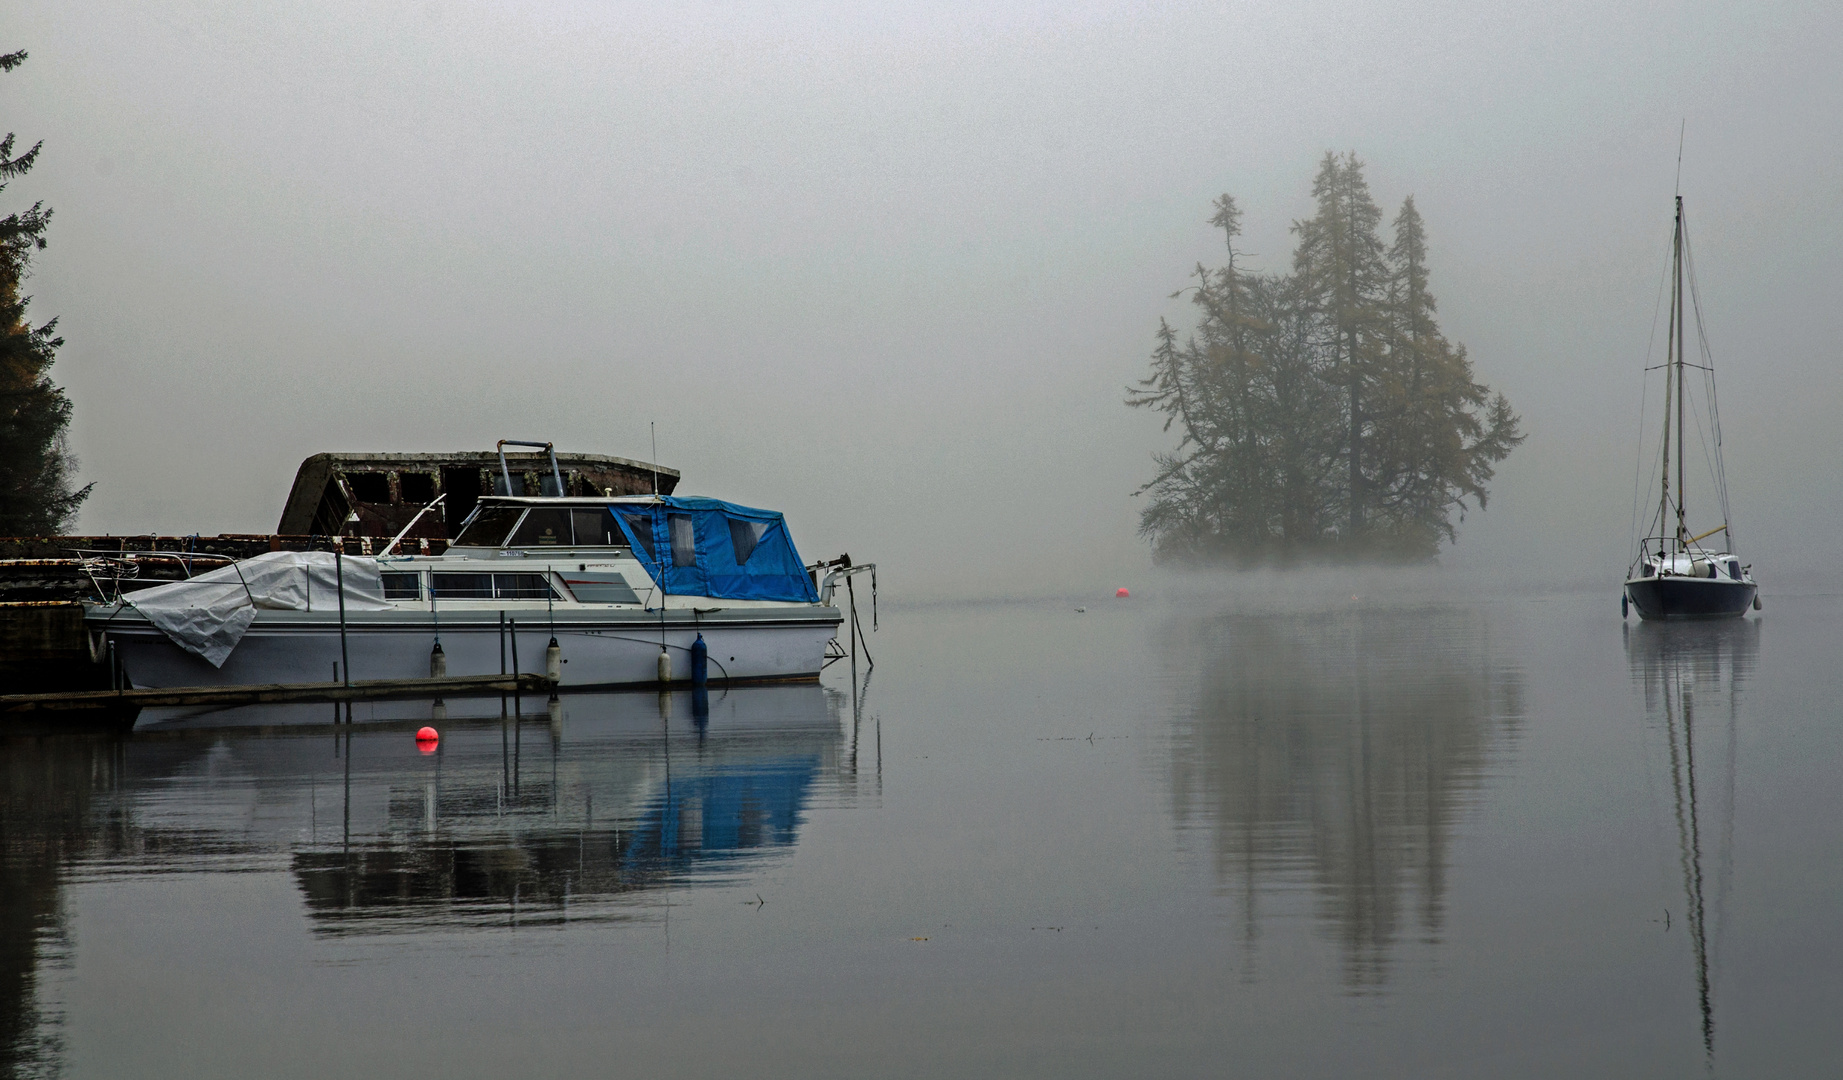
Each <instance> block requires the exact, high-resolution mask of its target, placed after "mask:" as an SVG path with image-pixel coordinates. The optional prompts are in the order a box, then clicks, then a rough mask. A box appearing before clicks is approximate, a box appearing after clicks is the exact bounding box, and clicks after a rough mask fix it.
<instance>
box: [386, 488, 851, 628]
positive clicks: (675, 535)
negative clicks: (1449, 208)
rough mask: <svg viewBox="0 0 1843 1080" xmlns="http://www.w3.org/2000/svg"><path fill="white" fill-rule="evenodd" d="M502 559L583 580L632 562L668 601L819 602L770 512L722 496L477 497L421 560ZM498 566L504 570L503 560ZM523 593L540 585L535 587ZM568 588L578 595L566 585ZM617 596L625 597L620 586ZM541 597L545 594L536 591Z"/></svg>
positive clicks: (775, 515)
mask: <svg viewBox="0 0 1843 1080" xmlns="http://www.w3.org/2000/svg"><path fill="white" fill-rule="evenodd" d="M507 557H515V558H523V559H526V560H543V561H544V562H547V563H548V562H554V563H556V564H558V566H559V567H562V568H566V569H567V570H568V571H573V573H574V575H575V576H577V577H580V576H581V575H583V574H590V573H591V567H590V563H592V562H594V563H604V564H609V563H619V562H623V561H626V560H632V562H633V563H638V564H639V569H640V570H641V571H643V572H644V573H645V575H646V576H647V577H648V578H650V579H651V580H650V582H648V583H647V584H650V585H652V586H653V587H656V588H661V589H663V591H664V592H665V593H666V594H668V595H671V596H699V597H710V598H715V599H727V600H767V601H776V602H780V603H817V602H818V600H819V594H818V590H817V588H816V587H815V586H814V583H813V580H812V577H811V576H810V575H809V574H808V573H807V570H806V567H805V566H804V565H803V564H802V562H801V560H800V553H799V551H798V550H797V549H796V548H795V547H794V543H793V536H792V534H791V533H789V531H788V529H787V522H786V520H785V519H784V518H783V517H782V516H781V515H780V514H779V513H777V512H775V511H773V510H760V509H756V508H755V507H749V506H739V505H737V504H735V503H729V502H724V501H723V500H721V499H707V498H698V497H686V496H677V495H641V496H629V497H603V498H599V499H597V498H575V499H572V498H567V497H565V498H554V497H553V498H546V497H517V496H483V497H482V498H481V499H480V501H479V505H478V506H476V507H475V508H474V511H473V513H472V514H471V515H469V517H468V518H467V520H466V521H465V522H463V523H462V525H461V527H460V531H459V532H458V533H457V534H456V536H455V538H454V540H453V541H452V542H451V543H450V544H449V547H448V552H447V554H445V555H441V556H436V557H433V558H432V559H430V560H418V561H433V562H437V563H453V562H456V561H463V560H466V561H479V560H482V559H493V560H503V559H504V558H507ZM499 569H500V570H501V571H502V572H503V570H504V569H505V568H504V565H503V563H500V565H499ZM534 569H535V568H534ZM386 576H387V577H388V576H389V574H388V572H387V573H386ZM623 580H624V579H623ZM387 584H388V582H387ZM431 584H432V587H433V588H434V589H435V592H436V595H438V596H440V595H441V594H442V592H443V591H444V590H443V589H442V588H441V584H440V583H439V582H433V581H432V583H431ZM588 584H590V585H591V586H592V588H591V591H592V592H595V591H602V590H596V589H594V588H593V586H594V585H595V584H596V582H595V581H589V582H588ZM608 584H610V585H612V584H613V582H612V581H610V582H608ZM634 584H638V583H634ZM508 585H509V587H511V588H513V589H514V590H519V589H523V588H524V586H522V585H519V584H517V583H508ZM406 587H407V583H406ZM474 587H475V588H485V587H486V585H485V584H484V583H482V584H478V585H476V586H474ZM530 587H531V588H532V589H537V588H538V585H536V584H532V585H531V586H530ZM641 587H644V586H641ZM493 588H494V589H495V590H496V589H497V588H498V586H497V585H494V586H493ZM571 588H572V591H576V592H577V593H578V596H579V597H580V596H581V593H580V591H579V590H575V589H574V586H573V585H572V586H571ZM616 591H619V592H623V595H625V591H624V588H623V589H617V590H616ZM407 595H411V594H407V593H406V596H407ZM488 595H491V594H488ZM514 595H520V596H522V593H516V592H515V594H514ZM480 598H483V599H484V598H487V596H486V595H483V596H482V597H480ZM538 598H542V592H541V590H540V593H539V596H538ZM588 602H603V603H608V602H629V601H625V600H613V599H608V600H597V601H588Z"/></svg>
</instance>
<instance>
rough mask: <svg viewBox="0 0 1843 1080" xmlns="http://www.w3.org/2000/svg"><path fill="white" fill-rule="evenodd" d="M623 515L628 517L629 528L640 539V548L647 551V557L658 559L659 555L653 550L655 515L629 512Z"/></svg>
mask: <svg viewBox="0 0 1843 1080" xmlns="http://www.w3.org/2000/svg"><path fill="white" fill-rule="evenodd" d="M621 516H622V517H623V518H626V519H627V530H628V531H629V532H631V533H633V534H634V537H635V538H636V539H637V540H639V541H640V548H641V550H643V551H645V552H646V557H647V558H649V559H652V560H654V561H658V559H659V556H658V554H657V553H655V552H654V551H653V515H651V514H633V513H628V514H622V515H621Z"/></svg>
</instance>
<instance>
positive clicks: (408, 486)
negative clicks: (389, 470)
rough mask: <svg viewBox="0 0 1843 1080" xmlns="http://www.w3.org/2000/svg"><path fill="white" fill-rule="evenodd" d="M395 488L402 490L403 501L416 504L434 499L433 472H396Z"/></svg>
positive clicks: (426, 502) (424, 503)
mask: <svg viewBox="0 0 1843 1080" xmlns="http://www.w3.org/2000/svg"><path fill="white" fill-rule="evenodd" d="M397 488H398V490H400V491H402V492H403V501H404V502H406V503H415V504H416V505H418V506H422V505H426V504H428V503H431V502H434V501H435V474H434V473H426V472H406V473H399V474H397Z"/></svg>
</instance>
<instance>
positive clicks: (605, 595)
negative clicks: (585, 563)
mask: <svg viewBox="0 0 1843 1080" xmlns="http://www.w3.org/2000/svg"><path fill="white" fill-rule="evenodd" d="M563 584H565V585H567V586H569V590H570V592H572V593H575V594H576V599H578V600H580V601H582V602H583V603H585V604H637V603H639V602H640V597H639V595H638V594H637V593H635V592H634V590H633V586H631V585H629V584H627V579H626V578H624V577H622V576H621V575H620V574H617V573H613V572H602V571H594V570H589V571H581V572H578V573H573V574H572V573H570V572H569V571H567V570H566V571H564V572H563Z"/></svg>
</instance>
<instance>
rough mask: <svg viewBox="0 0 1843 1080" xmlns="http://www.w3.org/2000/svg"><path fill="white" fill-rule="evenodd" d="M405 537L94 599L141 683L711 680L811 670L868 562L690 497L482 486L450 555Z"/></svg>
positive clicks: (811, 674)
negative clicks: (701, 668) (373, 549)
mask: <svg viewBox="0 0 1843 1080" xmlns="http://www.w3.org/2000/svg"><path fill="white" fill-rule="evenodd" d="M553 470H554V465H553ZM506 486H507V489H510V488H511V484H510V480H509V477H508V483H507V485H506ZM556 490H559V491H561V490H562V484H561V482H560V480H559V482H558V484H557V485H556ZM413 524H414V523H413V522H412V525H413ZM407 531H408V529H406V530H405V532H407ZM394 547H395V545H394V543H393V545H392V547H391V548H387V549H386V553H385V554H381V555H379V556H376V557H356V556H349V555H341V554H338V553H333V552H275V553H271V554H267V555H259V556H256V557H255V558H251V559H246V560H243V561H242V562H240V563H237V564H234V565H232V566H228V567H225V568H223V569H219V570H214V571H212V572H210V573H207V574H200V575H199V576H197V577H195V578H192V579H191V580H187V581H181V582H175V583H173V584H168V585H162V586H158V587H155V588H152V589H145V590H142V591H140V592H133V593H128V594H126V595H125V596H122V597H119V598H117V599H115V600H114V601H112V602H108V603H97V604H91V605H89V606H88V607H87V608H86V611H85V623H86V625H87V627H88V628H89V631H90V635H91V648H92V650H93V651H94V652H95V653H96V654H97V655H98V656H99V657H100V656H102V655H103V654H104V651H105V650H108V649H112V650H113V651H114V653H115V656H116V662H117V663H119V665H120V668H121V671H122V672H123V675H124V676H125V679H126V681H127V682H128V683H129V684H130V685H132V686H134V687H137V688H164V687H190V686H214V685H256V684H268V683H307V682H325V681H327V680H329V679H331V680H333V681H341V680H369V679H409V678H426V677H429V676H431V675H449V676H459V675H492V674H500V673H506V674H517V673H531V672H547V673H549V674H551V675H552V676H553V677H555V678H556V679H557V680H558V682H559V683H560V684H561V685H563V686H569V687H588V686H621V685H635V684H650V683H658V682H662V681H682V680H692V679H693V678H694V675H696V674H699V673H696V672H694V670H693V664H694V659H695V660H696V661H697V662H699V663H702V662H703V661H702V658H703V657H704V656H708V665H709V666H708V670H707V675H708V679H709V680H710V681H712V682H745V681H801V680H804V681H811V680H814V679H816V678H817V677H818V675H819V671H820V669H821V668H822V667H823V666H824V664H825V662H826V656H827V647H828V644H829V643H831V642H832V641H833V640H834V638H835V636H836V632H837V630H838V627H839V624H840V623H841V622H842V621H843V619H844V616H843V614H841V612H840V610H839V609H838V608H837V607H835V606H833V604H832V602H831V599H832V591H833V586H834V584H835V582H836V581H837V580H838V579H839V578H840V577H841V576H842V575H846V574H849V573H851V572H852V569H853V568H850V567H849V566H848V563H847V565H846V566H843V567H837V568H830V572H829V573H828V574H827V576H826V577H825V578H824V579H823V580H819V579H818V570H819V569H822V567H815V568H813V569H811V570H809V569H808V568H807V567H806V566H804V565H803V564H802V562H801V560H800V556H799V553H798V551H797V550H796V549H795V547H794V543H793V537H792V536H791V534H790V533H789V532H788V529H787V523H786V521H785V520H784V519H783V518H782V516H781V515H780V514H779V513H777V512H775V511H771V510H759V509H755V508H752V507H746V506H739V505H736V504H734V503H729V502H724V501H722V500H718V499H707V498H696V497H684V496H678V495H664V496H660V495H641V496H617V497H603V498H593V497H589V498H584V497H563V496H555V495H546V496H537V497H531V496H509V495H498V496H483V497H481V499H480V502H479V505H478V506H477V507H476V508H475V509H474V511H473V513H472V514H471V515H470V516H469V517H468V518H467V520H466V522H465V523H464V524H463V525H462V527H461V529H460V530H459V532H458V533H457V534H456V536H455V537H454V539H453V541H452V542H451V543H450V545H449V547H448V549H447V550H446V551H445V552H444V553H442V554H439V555H411V554H406V555H394V554H390V553H389V552H390V551H391V550H394ZM857 569H869V567H868V566H867V565H866V566H862V567H859V568H857ZM700 640H701V642H702V648H699V642H700Z"/></svg>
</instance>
